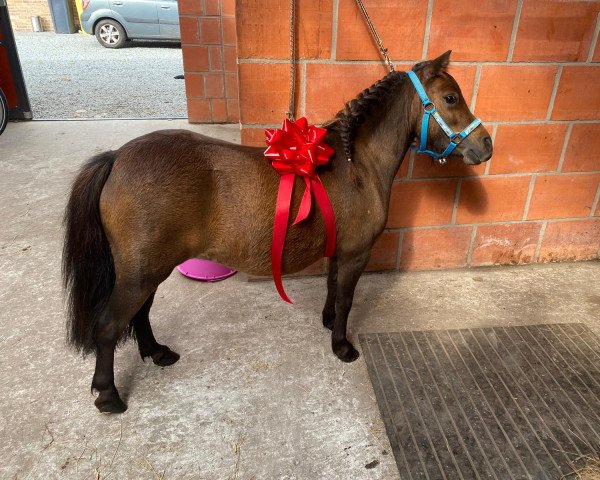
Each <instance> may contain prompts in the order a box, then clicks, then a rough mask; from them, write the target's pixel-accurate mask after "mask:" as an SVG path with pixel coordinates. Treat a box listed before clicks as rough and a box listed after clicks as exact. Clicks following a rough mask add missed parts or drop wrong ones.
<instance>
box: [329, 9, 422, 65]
mask: <svg viewBox="0 0 600 480" xmlns="http://www.w3.org/2000/svg"><path fill="white" fill-rule="evenodd" d="M366 7H367V9H368V11H369V16H370V17H371V20H372V21H373V23H374V24H375V25H376V28H377V31H378V33H379V36H380V37H381V39H382V41H383V43H384V45H385V46H386V47H387V48H388V49H389V51H388V54H389V56H390V57H391V58H402V59H405V60H419V59H420V58H421V51H422V49H423V36H424V32H425V17H426V13H427V2H423V1H421V0H404V1H402V2H398V1H393V0H370V1H369V2H368V5H366ZM336 58H337V59H338V60H379V59H380V53H379V47H378V46H377V44H376V43H375V41H374V40H373V38H372V36H371V33H370V32H369V29H368V27H367V25H366V24H365V21H364V19H363V16H362V14H361V13H360V10H359V9H358V7H357V5H356V2H354V1H347V0H344V1H340V2H339V8H338V30H337V57H336Z"/></svg>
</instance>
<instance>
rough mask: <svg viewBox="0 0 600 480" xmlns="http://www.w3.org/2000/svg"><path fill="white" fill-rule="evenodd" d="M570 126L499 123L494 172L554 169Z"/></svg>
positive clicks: (550, 170) (491, 172) (493, 163)
mask: <svg viewBox="0 0 600 480" xmlns="http://www.w3.org/2000/svg"><path fill="white" fill-rule="evenodd" d="M566 132H567V125H560V124H538V125H498V131H497V132H496V139H495V141H494V156H493V158H492V165H491V167H490V174H495V173H525V172H553V171H556V169H557V167H558V162H559V160H560V154H561V151H562V147H563V144H564V140H565V134H566Z"/></svg>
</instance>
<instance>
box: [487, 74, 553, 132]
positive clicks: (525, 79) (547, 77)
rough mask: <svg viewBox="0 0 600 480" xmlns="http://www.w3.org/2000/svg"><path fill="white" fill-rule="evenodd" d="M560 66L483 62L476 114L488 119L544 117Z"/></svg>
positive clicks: (535, 118)
mask: <svg viewBox="0 0 600 480" xmlns="http://www.w3.org/2000/svg"><path fill="white" fill-rule="evenodd" d="M557 69H558V67H556V66H503V65H485V66H483V67H482V69H481V77H480V80H479V90H478V92H477V100H476V104H475V111H476V115H477V116H479V117H481V118H483V119H485V120H488V121H489V120H544V119H545V118H546V112H547V110H548V104H549V102H550V96H551V95H552V89H553V87H554V79H555V76H556V72H557ZM563 73H564V72H563Z"/></svg>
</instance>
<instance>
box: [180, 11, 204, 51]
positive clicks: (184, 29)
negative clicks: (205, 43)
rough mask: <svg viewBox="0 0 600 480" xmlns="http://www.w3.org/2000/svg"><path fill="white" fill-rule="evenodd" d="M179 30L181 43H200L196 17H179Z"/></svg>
mask: <svg viewBox="0 0 600 480" xmlns="http://www.w3.org/2000/svg"><path fill="white" fill-rule="evenodd" d="M179 29H180V31H181V43H191V44H199V43H200V32H199V30H198V17H184V16H183V15H182V16H180V17H179Z"/></svg>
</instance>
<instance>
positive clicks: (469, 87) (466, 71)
mask: <svg viewBox="0 0 600 480" xmlns="http://www.w3.org/2000/svg"><path fill="white" fill-rule="evenodd" d="M476 72H477V67H468V66H464V65H452V64H450V67H449V68H448V73H449V74H450V75H452V76H453V77H454V80H456V83H458V86H459V87H460V90H461V93H462V95H463V97H464V99H465V101H466V102H467V105H471V99H472V98H473V87H474V85H475V73H476ZM465 126H466V125H465Z"/></svg>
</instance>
